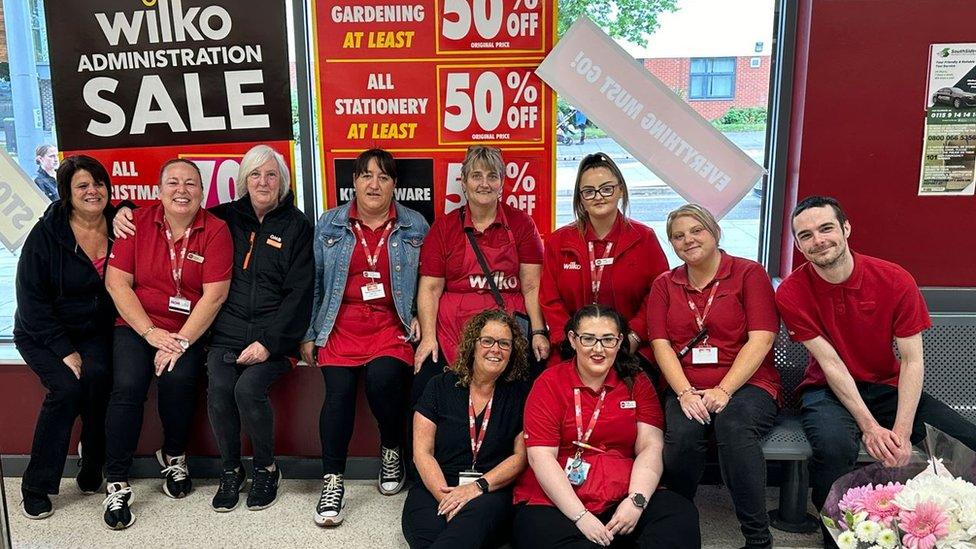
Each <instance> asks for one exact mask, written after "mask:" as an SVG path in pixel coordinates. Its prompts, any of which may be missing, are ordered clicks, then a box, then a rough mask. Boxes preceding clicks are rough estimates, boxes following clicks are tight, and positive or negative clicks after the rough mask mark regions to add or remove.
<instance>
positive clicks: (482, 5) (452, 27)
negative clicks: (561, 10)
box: [439, 0, 545, 50]
mask: <svg viewBox="0 0 976 549" xmlns="http://www.w3.org/2000/svg"><path fill="white" fill-rule="evenodd" d="M544 4H545V3H544V2H540V1H539V0H474V1H473V2H472V1H470V0H446V1H445V2H444V11H443V12H442V13H441V19H440V27H441V32H440V37H439V39H440V43H439V46H440V49H442V50H454V49H462V48H463V49H474V50H477V49H489V50H490V49H517V50H539V49H541V48H542V43H543V41H542V29H541V23H542V20H543V16H542V11H543V10H544V9H545V5H544Z"/></svg>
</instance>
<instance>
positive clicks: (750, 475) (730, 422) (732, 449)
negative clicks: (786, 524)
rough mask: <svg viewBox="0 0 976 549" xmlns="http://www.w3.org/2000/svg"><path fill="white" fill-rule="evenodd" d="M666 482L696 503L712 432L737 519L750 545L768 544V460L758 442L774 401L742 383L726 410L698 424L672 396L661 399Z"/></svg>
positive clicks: (773, 409) (772, 418)
mask: <svg viewBox="0 0 976 549" xmlns="http://www.w3.org/2000/svg"><path fill="white" fill-rule="evenodd" d="M664 410H665V416H664V417H665V422H666V424H667V431H666V432H665V435H664V483H665V484H666V485H667V487H668V488H670V489H672V490H674V491H675V492H677V493H679V494H681V495H683V496H685V497H686V498H688V499H694V497H695V493H696V492H697V491H698V483H699V482H700V481H701V477H702V473H703V472H704V470H705V458H706V451H707V443H708V437H709V435H710V434H714V436H715V442H716V445H717V446H718V463H719V469H720V470H721V472H722V480H723V481H724V482H725V485H726V486H727V487H728V489H729V493H730V494H731V495H732V503H733V505H734V506H735V515H736V517H737V518H738V519H739V527H740V528H741V530H742V535H743V537H745V539H746V543H747V544H749V545H758V546H762V545H767V544H769V543H770V542H771V541H772V536H771V535H770V533H769V515H768V514H767V512H766V460H765V458H764V457H763V453H762V438H763V437H764V436H765V435H766V433H768V432H769V430H770V429H772V427H773V424H774V423H775V421H776V413H777V409H776V402H775V401H774V400H773V397H772V396H771V395H770V394H769V393H767V392H766V391H764V390H763V389H760V388H759V387H756V386H753V385H743V386H742V388H740V389H739V390H738V391H736V393H735V396H733V397H732V398H731V399H730V400H729V404H728V406H726V407H725V409H724V410H722V412H721V413H719V414H712V423H711V424H706V425H702V424H700V423H698V422H697V421H695V420H693V419H688V418H687V417H686V416H685V414H684V412H682V411H681V404H680V403H679V402H678V398H677V396H675V394H674V392H672V391H670V390H668V391H667V392H666V393H665V395H664Z"/></svg>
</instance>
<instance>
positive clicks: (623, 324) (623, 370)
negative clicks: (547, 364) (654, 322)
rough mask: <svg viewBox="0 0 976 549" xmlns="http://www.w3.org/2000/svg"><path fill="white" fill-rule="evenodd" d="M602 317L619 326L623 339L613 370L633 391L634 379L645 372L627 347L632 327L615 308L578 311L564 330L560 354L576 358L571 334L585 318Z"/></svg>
mask: <svg viewBox="0 0 976 549" xmlns="http://www.w3.org/2000/svg"><path fill="white" fill-rule="evenodd" d="M601 317H605V318H609V319H611V320H613V321H614V323H616V324H617V330H618V331H619V332H620V334H621V336H622V339H621V340H620V343H619V344H618V346H617V357H616V359H614V361H613V369H614V370H616V371H617V375H618V376H620V379H622V380H623V382H624V384H625V385H627V388H628V389H633V387H634V379H635V378H636V377H637V376H639V375H643V374H644V371H643V370H641V367H640V363H639V362H638V361H637V357H635V356H634V355H632V354H630V347H629V346H628V345H627V334H628V333H630V327H629V326H627V319H625V318H624V317H623V315H621V314H620V313H618V312H617V310H616V309H614V308H613V307H607V306H606V305H600V304H599V303H594V304H590V305H584V306H583V307H580V309H579V310H577V311H576V313H575V314H574V315H573V316H572V317H571V318H570V319H569V321H568V322H567V323H566V327H565V328H564V330H565V334H564V335H565V338H564V339H563V343H562V348H561V349H560V351H561V353H560V354H561V356H562V357H563V358H564V359H569V358H571V357H575V356H576V351H575V350H574V349H573V347H572V345H571V344H570V342H569V332H573V333H577V331H578V330H579V325H580V322H581V321H582V320H583V319H584V318H601Z"/></svg>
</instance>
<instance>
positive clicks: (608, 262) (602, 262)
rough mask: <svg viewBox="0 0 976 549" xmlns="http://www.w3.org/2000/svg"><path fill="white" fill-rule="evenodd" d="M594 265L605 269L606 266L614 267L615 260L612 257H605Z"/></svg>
mask: <svg viewBox="0 0 976 549" xmlns="http://www.w3.org/2000/svg"><path fill="white" fill-rule="evenodd" d="M593 263H594V264H595V265H596V266H597V267H603V266H605V265H613V258H612V257H604V258H602V259H597V260H595V261H593Z"/></svg>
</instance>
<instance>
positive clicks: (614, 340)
mask: <svg viewBox="0 0 976 549" xmlns="http://www.w3.org/2000/svg"><path fill="white" fill-rule="evenodd" d="M573 335H575V336H576V341H579V343H580V345H582V346H584V347H593V346H594V345H596V344H597V343H599V344H600V345H602V346H603V348H604V349H613V348H615V347H616V346H617V345H619V344H620V336H603V337H596V336H593V335H589V334H582V335H580V334H575V333H574V334H573Z"/></svg>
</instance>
